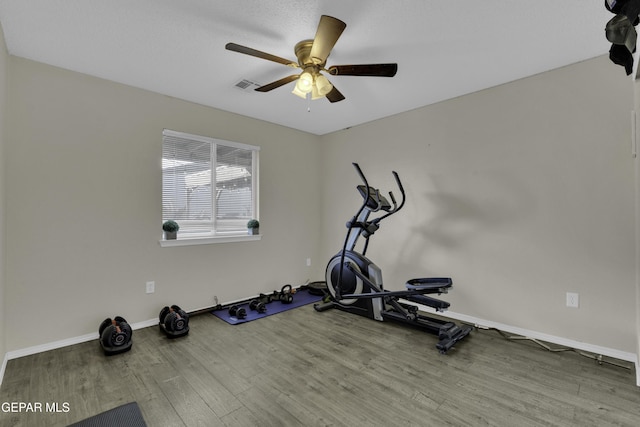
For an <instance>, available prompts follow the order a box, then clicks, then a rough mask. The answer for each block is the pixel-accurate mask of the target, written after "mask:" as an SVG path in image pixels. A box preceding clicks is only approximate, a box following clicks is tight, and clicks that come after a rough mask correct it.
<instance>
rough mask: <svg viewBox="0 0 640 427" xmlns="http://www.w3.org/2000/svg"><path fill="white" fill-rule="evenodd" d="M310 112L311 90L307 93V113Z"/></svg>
mask: <svg viewBox="0 0 640 427" xmlns="http://www.w3.org/2000/svg"><path fill="white" fill-rule="evenodd" d="M310 112H311V92H309V93H308V94H307V113H310Z"/></svg>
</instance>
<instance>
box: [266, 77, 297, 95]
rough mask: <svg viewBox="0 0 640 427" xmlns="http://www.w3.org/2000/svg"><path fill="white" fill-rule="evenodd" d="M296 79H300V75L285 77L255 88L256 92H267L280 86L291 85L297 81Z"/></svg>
mask: <svg viewBox="0 0 640 427" xmlns="http://www.w3.org/2000/svg"><path fill="white" fill-rule="evenodd" d="M298 77H300V74H294V75H292V76H287V77H284V78H282V79H280V80H276V81H275V82H271V83H269V84H266V85H264V86H260V87H259V88H256V90H257V91H258V92H269V91H270V90H273V89H276V88H279V87H280V86H283V85H286V84H287V83H291V82H292V81H294V80H298Z"/></svg>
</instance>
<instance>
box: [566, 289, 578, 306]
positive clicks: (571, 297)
mask: <svg viewBox="0 0 640 427" xmlns="http://www.w3.org/2000/svg"><path fill="white" fill-rule="evenodd" d="M567 307H571V308H578V307H580V296H579V295H578V294H576V293H574V292H567Z"/></svg>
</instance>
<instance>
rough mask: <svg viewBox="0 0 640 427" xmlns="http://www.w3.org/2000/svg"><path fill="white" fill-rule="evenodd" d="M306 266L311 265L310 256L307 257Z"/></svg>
mask: <svg viewBox="0 0 640 427" xmlns="http://www.w3.org/2000/svg"><path fill="white" fill-rule="evenodd" d="M307 267H311V258H307Z"/></svg>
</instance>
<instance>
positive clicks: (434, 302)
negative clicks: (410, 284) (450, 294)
mask: <svg viewBox="0 0 640 427" xmlns="http://www.w3.org/2000/svg"><path fill="white" fill-rule="evenodd" d="M402 298H403V299H406V300H407V301H411V302H417V303H418V304H422V305H426V306H428V307H432V308H435V309H436V310H437V311H444V310H446V309H448V308H449V306H450V305H451V304H450V303H448V302H446V301H441V300H439V299H435V298H431V297H428V296H425V295H407V296H404V297H402Z"/></svg>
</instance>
